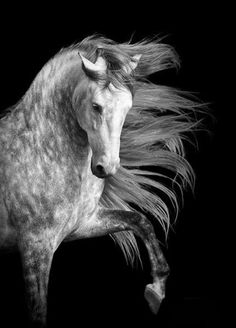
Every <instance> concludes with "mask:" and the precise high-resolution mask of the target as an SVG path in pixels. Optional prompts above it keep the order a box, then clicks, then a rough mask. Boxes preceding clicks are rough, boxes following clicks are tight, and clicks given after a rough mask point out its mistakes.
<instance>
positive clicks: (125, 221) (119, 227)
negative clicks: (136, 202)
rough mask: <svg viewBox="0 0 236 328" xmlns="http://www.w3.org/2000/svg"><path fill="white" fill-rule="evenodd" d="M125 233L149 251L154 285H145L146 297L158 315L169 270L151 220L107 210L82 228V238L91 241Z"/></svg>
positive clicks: (134, 214)
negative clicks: (129, 232) (95, 238)
mask: <svg viewBox="0 0 236 328" xmlns="http://www.w3.org/2000/svg"><path fill="white" fill-rule="evenodd" d="M124 230H132V231H133V232H134V233H135V234H136V235H137V236H139V237H140V238H141V239H142V241H143V242H144V243H145V245H146V248H147V250H148V254H149V259H150V262H151V268H152V277H153V283H152V284H149V285H147V286H146V289H145V298H146V300H147V301H148V304H149V306H150V308H151V310H152V312H153V313H155V314H156V313H157V312H158V310H159V307H160V304H161V301H162V300H163V298H164V297H165V282H166V278H167V276H168V272H169V267H168V264H167V262H166V260H165V258H164V256H163V253H162V251H161V249H160V247H159V244H158V241H157V239H156V237H155V232H154V230H153V227H152V225H151V223H150V222H149V221H148V219H147V218H146V217H145V216H143V215H140V214H139V213H137V212H131V211H121V210H108V209H104V210H100V211H99V212H98V215H97V217H96V219H95V220H91V221H89V222H86V223H85V225H84V226H83V228H82V229H80V235H81V237H82V236H83V237H88V238H90V237H95V236H101V235H105V234H110V233H114V232H119V231H124ZM78 237H79V236H78Z"/></svg>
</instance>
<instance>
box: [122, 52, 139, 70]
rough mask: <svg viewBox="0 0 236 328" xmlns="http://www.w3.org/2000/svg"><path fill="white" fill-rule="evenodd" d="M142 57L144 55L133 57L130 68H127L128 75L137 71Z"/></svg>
mask: <svg viewBox="0 0 236 328" xmlns="http://www.w3.org/2000/svg"><path fill="white" fill-rule="evenodd" d="M141 57H142V55H134V56H133V57H132V59H131V61H130V63H129V66H128V67H126V68H125V69H126V71H127V73H128V74H130V73H131V72H132V71H134V70H135V68H136V67H137V66H138V63H139V61H140V58H141Z"/></svg>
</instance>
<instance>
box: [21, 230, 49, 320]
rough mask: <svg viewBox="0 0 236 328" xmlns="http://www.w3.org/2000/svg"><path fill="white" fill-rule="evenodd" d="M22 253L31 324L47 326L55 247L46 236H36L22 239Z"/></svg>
mask: <svg viewBox="0 0 236 328" xmlns="http://www.w3.org/2000/svg"><path fill="white" fill-rule="evenodd" d="M20 253H21V258H22V266H23V275H24V280H25V288H26V298H27V300H26V301H27V305H28V310H29V312H28V313H29V316H30V317H29V319H30V321H31V325H32V327H45V326H46V315H47V288H48V281H49V272H50V268H51V262H52V258H53V248H52V247H51V246H50V244H49V242H48V240H46V239H45V238H42V239H39V237H36V236H34V237H31V238H23V239H22V240H21V241H20Z"/></svg>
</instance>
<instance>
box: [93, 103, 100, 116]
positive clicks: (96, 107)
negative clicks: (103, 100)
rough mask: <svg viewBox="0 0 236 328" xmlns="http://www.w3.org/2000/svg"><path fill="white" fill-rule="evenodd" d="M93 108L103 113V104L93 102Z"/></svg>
mask: <svg viewBox="0 0 236 328" xmlns="http://www.w3.org/2000/svg"><path fill="white" fill-rule="evenodd" d="M93 109H94V110H95V112H98V113H99V114H102V106H101V105H98V104H96V103H93Z"/></svg>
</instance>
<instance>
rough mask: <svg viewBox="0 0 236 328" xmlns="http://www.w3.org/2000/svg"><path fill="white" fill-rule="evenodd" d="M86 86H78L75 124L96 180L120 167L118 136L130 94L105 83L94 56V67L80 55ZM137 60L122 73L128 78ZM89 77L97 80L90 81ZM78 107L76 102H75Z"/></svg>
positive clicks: (101, 66)
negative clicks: (84, 141) (86, 146)
mask: <svg viewBox="0 0 236 328" xmlns="http://www.w3.org/2000/svg"><path fill="white" fill-rule="evenodd" d="M79 55H80V57H81V62H82V69H83V72H84V73H85V76H86V83H84V84H83V87H81V85H80V87H79V88H80V92H79V106H78V114H77V116H78V121H79V124H80V126H81V128H82V129H83V130H84V131H85V132H86V133H87V137H88V142H89V145H90V147H91V150H92V159H91V170H92V173H93V174H94V175H95V176H97V177H98V178H105V177H107V176H109V175H114V174H115V173H116V171H117V170H118V168H119V166H120V158H119V151H120V136H121V130H122V127H123V124H124V121H125V117H126V115H127V113H128V111H129V110H130V109H131V107H132V100H133V99H132V98H133V97H132V93H131V91H130V90H129V89H128V88H127V87H126V86H122V85H120V86H119V87H117V86H115V85H113V84H112V83H109V85H107V86H105V84H104V81H107V64H106V61H105V59H104V58H103V57H102V56H100V55H98V56H97V60H96V62H95V63H92V62H91V61H90V60H88V59H86V58H85V57H84V56H83V55H82V54H80V53H79ZM140 57H141V56H139V55H137V56H134V57H132V58H131V60H130V63H129V64H128V65H126V66H124V67H123V68H122V69H123V70H124V71H125V73H126V74H131V72H132V71H133V70H134V69H135V67H136V66H137V64H138V61H139V59H140ZM92 75H95V76H97V77H99V78H98V79H93V78H91V76H92ZM77 103H78V102H77Z"/></svg>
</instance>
